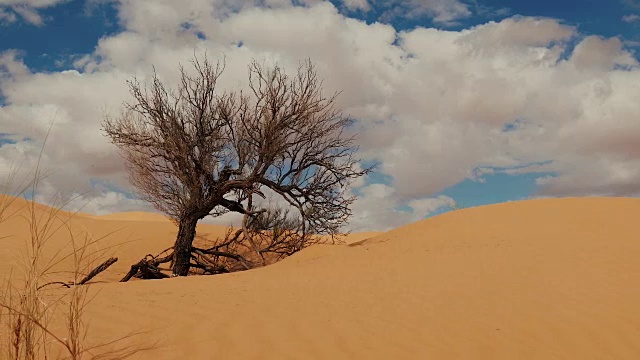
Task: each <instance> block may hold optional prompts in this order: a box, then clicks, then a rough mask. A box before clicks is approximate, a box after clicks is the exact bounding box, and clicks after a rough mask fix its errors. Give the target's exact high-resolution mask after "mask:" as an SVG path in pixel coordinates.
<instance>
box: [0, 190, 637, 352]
mask: <svg viewBox="0 0 640 360" xmlns="http://www.w3.org/2000/svg"><path fill="white" fill-rule="evenodd" d="M638 213H640V199H628V198H579V199H578V198H567V199H541V200H532V201H524V202H513V203H504V204H499V205H491V206H485V207H477V208H470V209H464V210H458V211H455V212H450V213H447V214H444V215H441V216H438V217H435V218H430V219H427V220H424V221H421V222H418V223H414V224H410V225H407V226H404V227H401V228H398V229H395V230H392V231H390V232H387V233H384V234H379V235H377V236H373V237H371V236H363V238H360V239H358V240H356V241H351V243H352V244H351V245H318V246H313V247H311V248H309V249H306V250H304V251H302V252H300V253H298V254H296V255H294V256H291V257H289V258H287V259H285V260H283V261H281V262H279V263H277V264H275V265H272V266H268V267H265V268H261V269H256V270H251V271H246V272H241V273H234V274H228V275H221V276H212V277H189V278H174V279H167V280H156V281H137V282H131V283H125V284H120V283H104V284H94V285H91V292H97V291H99V294H98V296H97V297H96V298H95V299H94V300H93V301H92V302H91V303H90V305H89V307H88V310H87V311H88V313H87V315H88V319H89V321H90V323H91V328H90V331H91V332H90V334H89V341H90V342H99V341H106V340H110V339H113V338H115V337H119V336H122V335H124V334H126V333H129V332H131V331H148V333H146V334H145V335H144V336H138V337H133V338H131V339H129V341H130V343H131V344H135V345H136V346H144V345H148V344H150V343H152V342H157V345H158V347H157V348H156V349H155V350H152V351H148V352H145V353H141V354H140V355H139V357H138V358H140V359H152V358H153V359H181V358H185V359H211V358H221V359H638V358H640V342H638V341H637V339H638V338H640V308H639V307H638V306H637V304H638V303H640V260H638V259H640V239H639V238H638V234H639V233H640V223H638V222H637V221H635V218H634V217H635V216H636V214H638ZM81 222H82V224H83V225H84V226H87V227H89V228H91V230H92V231H95V232H101V231H107V232H108V231H110V230H112V229H113V228H114V227H118V226H128V227H127V228H128V229H129V230H123V231H125V232H124V234H131V235H132V234H135V236H137V237H138V238H139V239H141V240H140V241H139V242H138V243H136V244H135V246H134V245H127V246H132V247H131V248H129V250H127V251H130V252H132V253H133V252H135V251H143V250H142V249H143V248H144V249H146V250H144V251H146V252H151V250H152V249H151V250H150V249H149V248H150V247H154V246H155V247H157V248H161V247H162V246H165V245H167V244H170V242H171V240H172V239H171V238H172V236H174V234H175V230H171V224H170V223H168V224H167V225H166V226H167V227H166V228H165V227H164V226H165V224H162V225H161V224H160V223H159V224H153V225H149V223H148V222H140V223H139V226H138V225H134V222H122V221H115V220H112V221H100V220H96V219H86V220H81ZM143 224H144V225H143ZM14 225H16V224H14ZM203 229H209V230H208V231H210V232H212V233H213V232H215V231H217V230H219V229H218V228H215V229H214V228H205V227H203ZM203 231H204V230H203ZM373 235H375V234H373ZM132 236H134V235H132ZM362 240H364V241H362ZM134 250H135V251H134ZM139 255H140V253H137V254H135V256H134V255H131V257H132V258H136V257H139ZM127 256H129V255H127ZM0 271H3V270H2V269H0ZM107 277H108V278H109V279H111V280H113V279H115V278H116V277H115V276H111V275H109V276H107Z"/></svg>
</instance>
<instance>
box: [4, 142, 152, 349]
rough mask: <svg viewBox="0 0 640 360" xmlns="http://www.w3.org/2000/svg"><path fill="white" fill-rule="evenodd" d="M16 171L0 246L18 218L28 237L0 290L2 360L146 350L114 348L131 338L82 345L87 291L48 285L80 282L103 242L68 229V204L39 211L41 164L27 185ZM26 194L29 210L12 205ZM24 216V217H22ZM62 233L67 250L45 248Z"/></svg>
mask: <svg viewBox="0 0 640 360" xmlns="http://www.w3.org/2000/svg"><path fill="white" fill-rule="evenodd" d="M45 141H46V139H45ZM43 148H44V146H43ZM41 157H42V151H41V153H40V158H41ZM18 170H19V167H16V168H14V169H12V171H11V173H10V176H9V177H8V178H7V179H5V181H4V183H3V184H2V188H0V234H1V235H2V236H0V241H1V240H2V239H3V238H7V237H9V236H11V235H10V234H8V231H7V229H6V227H4V228H3V224H5V223H6V222H7V220H9V219H10V218H12V217H16V216H22V217H24V218H25V220H26V222H25V224H26V225H25V226H29V236H28V238H27V239H25V244H24V245H25V249H24V252H23V254H22V256H21V260H19V262H18V266H17V268H18V270H19V272H18V273H13V270H12V273H11V274H10V275H9V278H8V281H7V282H6V284H4V286H3V287H2V289H1V290H0V349H1V351H0V359H4V358H6V359H27V360H32V359H49V358H66V359H73V360H76V359H124V358H127V357H130V356H131V355H133V354H136V353H138V352H139V351H142V350H145V349H146V348H140V347H138V348H135V349H134V348H131V347H121V348H116V347H115V345H117V343H118V342H119V341H121V340H124V339H126V338H130V337H132V336H133V335H135V334H129V335H126V336H123V337H122V338H121V339H116V340H115V341H112V342H109V343H106V344H100V345H97V346H95V345H94V346H90V347H89V346H87V345H86V336H87V333H88V326H87V324H86V322H85V314H84V313H85V308H86V305H87V304H88V303H89V302H90V300H91V297H90V296H89V291H90V287H89V286H87V285H78V286H75V285H72V286H70V287H69V288H68V289H61V288H57V287H53V286H46V285H47V284H48V283H50V282H51V281H52V280H53V279H60V278H61V277H62V276H64V277H66V278H71V279H72V280H71V281H70V282H69V283H70V284H76V283H78V282H79V281H80V279H82V278H83V277H84V276H85V275H86V274H87V273H88V272H89V271H90V270H91V269H92V268H93V267H94V266H95V264H96V263H97V262H98V261H99V260H100V259H101V258H104V255H105V254H104V253H105V250H106V249H100V250H98V247H97V246H96V244H97V243H98V242H99V241H100V240H102V239H103V238H104V237H102V238H94V237H93V236H92V235H91V234H90V233H89V232H88V231H87V230H86V229H83V230H82V231H80V232H78V231H74V230H73V229H72V226H71V221H72V218H73V214H71V215H69V214H68V213H66V212H64V211H62V209H63V208H64V206H65V205H66V204H60V203H58V204H56V205H55V206H54V207H49V208H47V209H46V210H44V211H43V210H42V209H40V208H38V206H37V204H36V203H35V202H34V201H33V196H34V194H36V190H37V189H38V183H39V182H40V181H41V180H42V179H44V178H45V177H46V176H45V175H44V174H43V173H42V172H41V169H40V159H38V163H37V166H36V169H35V171H34V172H33V174H32V175H31V176H30V177H29V178H30V179H31V180H29V181H22V182H19V183H17V184H16V175H17V174H18ZM27 192H29V193H30V197H31V199H28V202H27V205H26V206H27V207H28V208H27V209H24V207H22V208H20V207H16V206H12V205H14V202H15V201H16V199H17V198H18V197H21V196H25V194H27ZM1 194H8V195H9V196H2V195H1ZM25 198H27V196H25ZM25 213H26V216H25V215H22V214H25ZM61 231H66V232H67V233H68V239H69V240H68V244H67V246H66V247H64V248H58V249H54V248H53V247H52V246H48V242H49V240H50V239H51V238H52V236H53V235H54V234H56V233H58V232H61ZM109 235H110V234H107V235H106V236H109ZM65 251H66V252H67V253H65ZM16 255H17V254H16ZM19 258H20V257H19ZM69 261H71V263H72V269H71V271H70V272H69V271H68V269H67V270H66V271H61V270H60V269H61V266H60V264H62V263H68V262H69ZM95 295H96V294H94V295H92V296H95Z"/></svg>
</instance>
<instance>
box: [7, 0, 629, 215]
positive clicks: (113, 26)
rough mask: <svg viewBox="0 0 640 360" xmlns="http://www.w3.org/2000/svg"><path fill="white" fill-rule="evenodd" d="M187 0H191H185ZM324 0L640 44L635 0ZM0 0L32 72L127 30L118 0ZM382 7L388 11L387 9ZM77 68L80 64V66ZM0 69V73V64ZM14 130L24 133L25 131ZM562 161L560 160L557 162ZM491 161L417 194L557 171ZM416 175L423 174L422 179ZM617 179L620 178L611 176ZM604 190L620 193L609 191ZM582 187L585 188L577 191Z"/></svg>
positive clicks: (11, 42)
mask: <svg viewBox="0 0 640 360" xmlns="http://www.w3.org/2000/svg"><path fill="white" fill-rule="evenodd" d="M194 1H196V0H193V1H192V2H194ZM198 1H199V0H198ZM351 1H353V0H351ZM201 2H205V1H204V0H203V1H201ZM331 2H332V4H333V5H334V6H335V7H336V8H337V9H338V10H339V11H340V13H341V15H342V16H345V17H350V18H354V19H359V20H364V21H365V22H366V23H367V24H372V23H374V22H376V21H381V22H383V23H386V24H389V25H391V26H393V28H394V29H395V31H396V32H397V33H398V34H400V32H401V31H404V32H411V31H412V30H415V29H416V28H420V27H424V28H437V29H441V30H447V31H462V30H464V29H469V28H472V27H474V26H484V25H485V24H487V23H488V22H490V21H495V22H501V21H502V20H505V19H508V18H513V19H518V18H527V17H536V18H551V19H556V20H557V21H558V22H559V23H560V24H563V25H568V26H574V27H576V28H577V35H576V36H573V37H571V39H569V40H568V41H567V46H568V47H567V48H566V49H565V55H564V58H565V59H566V58H568V57H569V56H570V55H571V53H572V52H573V48H574V47H575V46H576V45H577V44H579V43H580V42H581V41H582V40H584V39H585V38H586V37H587V36H589V35H598V36H601V37H603V38H613V37H615V38H618V39H620V40H621V41H622V42H623V44H624V51H626V52H627V53H629V54H631V56H632V57H634V58H635V59H639V58H638V55H637V54H636V53H635V50H636V49H637V48H640V35H639V34H640V31H639V30H640V20H639V19H640V16H638V15H640V2H638V1H634V0H608V1H605V0H583V1H576V0H571V1H547V0H544V1H508V0H477V1H468V0H467V1H464V0H462V1H458V0H443V1H442V3H445V2H449V3H451V4H454V3H455V4H456V6H458V8H457V9H461V8H460V7H459V6H463V7H464V8H466V9H468V11H469V14H468V15H467V16H457V17H455V19H453V20H452V21H448V22H443V21H438V17H437V16H436V15H434V13H433V12H428V11H427V12H412V11H414V9H419V8H420V6H421V5H420V4H421V0H411V1H407V2H406V3H405V4H412V5H411V6H414V8H411V7H410V6H409V5H406V7H402V6H400V5H398V4H402V2H393V1H392V2H387V1H370V2H369V3H368V6H369V7H370V10H368V11H363V10H362V9H361V10H357V9H355V10H353V9H352V10H349V9H348V8H347V6H346V5H345V4H346V3H345V2H343V0H339V1H338V0H332V1H331ZM423 2H424V4H431V3H436V2H434V1H431V0H423ZM3 3H5V4H8V2H6V1H5V2H3V1H2V0H0V24H1V25H0V53H2V52H6V51H7V50H17V54H18V55H17V61H20V62H23V63H24V64H25V65H26V66H27V67H28V68H29V69H30V71H31V73H32V74H36V73H42V74H49V75H52V74H56V73H59V72H61V71H63V70H68V69H71V68H73V66H74V65H73V64H74V61H76V60H78V59H81V58H82V57H84V56H86V55H89V54H92V53H93V52H94V51H95V50H96V49H97V48H98V46H99V40H100V39H107V38H116V37H117V36H118V34H120V33H123V32H126V31H131V29H127V28H125V27H124V26H123V24H122V23H121V21H120V19H119V17H118V7H119V6H120V5H119V2H118V1H90V2H87V1H81V0H74V1H66V2H65V1H62V2H59V3H57V4H54V5H53V6H49V7H37V6H35V7H33V8H32V9H31V10H32V11H31V13H30V14H32V19H33V14H34V13H35V14H37V15H36V17H35V19H36V20H37V21H36V20H29V19H28V18H27V17H26V16H23V15H22V13H20V12H19V11H17V10H16V8H15V7H12V6H8V5H3ZM14 3H15V2H14ZM29 3H30V1H28V0H25V1H24V5H25V7H27V8H28V6H29ZM361 3H362V2H361ZM127 6H131V5H127ZM425 6H427V5H425ZM243 11H244V10H243ZM392 11H395V12H392ZM389 13H391V14H392V15H389V16H387V15H388V14H389ZM3 14H4V15H3ZM416 14H417V15H416ZM3 19H4V20H3ZM38 19H39V20H38ZM38 21H39V22H40V23H38ZM34 22H35V23H34ZM292 30H295V29H292ZM242 40H243V42H245V43H247V44H249V46H252V45H253V46H255V44H256V43H255V42H253V43H252V42H251V40H250V39H242ZM256 41H257V40H256ZM150 65H151V64H149V67H150ZM1 68H2V64H1V63H0V70H1ZM78 70H80V71H81V72H82V71H83V70H82V69H78ZM0 75H2V72H1V71H0ZM32 80H33V79H32ZM14 88H15V86H14V85H11V84H10V83H9V82H5V84H4V90H3V86H2V77H1V76H0V95H2V94H3V93H2V92H1V91H4V92H8V91H13V90H14ZM14 102H15V101H14ZM3 105H4V110H5V111H7V113H8V111H9V110H10V106H8V105H13V106H16V107H17V105H18V104H17V103H14V104H11V103H9V104H8V103H7V101H6V98H4V97H0V112H1V111H2V110H3V107H2V106H3ZM0 115H1V113H0ZM0 119H1V117H0ZM514 121H515V119H514ZM511 130H512V128H511V127H510V125H509V124H506V125H504V127H503V128H502V131H503V132H504V133H507V132H510V131H511ZM11 131H12V129H11V128H3V127H1V124H0V148H1V147H2V146H3V145H7V144H15V141H13V140H10V139H9V137H8V136H7V135H6V133H10V132H11ZM3 133H5V134H3ZM22 135H24V136H27V135H28V134H22ZM632 160H634V159H632ZM567 161H568V160H565V163H566V162H567ZM531 162H532V163H534V162H540V163H541V162H545V164H547V163H548V164H555V163H556V159H554V158H553V156H549V157H545V156H536V157H533V159H532V160H531ZM496 164H497V163H496ZM496 164H493V165H492V164H484V163H482V162H479V163H476V164H475V165H473V164H471V163H470V164H466V165H465V166H466V167H469V166H471V168H470V170H469V171H468V174H469V175H468V176H467V178H466V179H464V176H462V177H461V176H460V175H458V181H456V182H455V183H448V184H446V182H444V180H443V183H442V184H443V185H441V186H439V187H434V188H429V189H436V190H429V191H430V192H429V193H424V192H423V193H421V195H420V196H422V197H438V196H447V197H450V198H452V199H454V200H455V201H457V202H458V203H459V205H461V206H463V207H469V206H476V205H484V204H490V203H497V202H503V201H510V200H520V199H526V198H530V197H532V196H537V195H538V190H539V187H538V185H536V181H537V179H540V178H545V177H546V178H549V177H550V176H556V175H558V174H559V173H558V172H557V171H556V170H554V169H553V168H549V167H545V166H541V167H540V170H535V169H533V170H529V171H522V172H519V171H512V170H513V168H514V167H515V168H520V167H522V166H523V165H522V163H519V164H517V165H513V166H503V167H501V166H497V165H496ZM392 166H394V165H393V164H391V162H390V163H389V164H388V166H387V167H386V168H385V167H383V170H384V169H387V170H388V169H391V168H392ZM567 166H568V165H567ZM625 166H626V165H625ZM481 169H485V170H486V169H490V170H491V171H479V170H481ZM434 171H438V170H437V169H436V170H434ZM584 171H586V170H584ZM621 171H622V170H621ZM474 173H482V174H481V175H480V176H475V177H474V176H472V174H474ZM110 176H111V175H110ZM576 176H577V175H576ZM454 178H455V177H454ZM424 181H430V180H429V179H424ZM567 181H569V180H567ZM612 181H614V180H612ZM616 181H618V180H616ZM89 183H90V185H89V186H91V187H96V184H101V185H100V186H99V188H101V189H107V190H109V191H112V190H114V189H117V188H118V184H113V183H111V185H109V184H110V180H109V179H105V178H93V177H92V178H90V181H89ZM373 183H380V184H384V185H387V186H390V187H395V188H396V192H398V194H399V195H398V198H400V199H404V200H399V201H400V202H399V203H398V204H396V206H395V210H396V211H411V207H410V206H409V205H407V204H409V203H408V202H407V203H403V201H409V200H410V197H408V195H406V194H401V193H402V190H401V188H402V181H400V180H398V179H395V180H394V176H393V175H392V174H391V173H390V172H389V171H387V173H383V172H381V173H379V174H373V175H372V176H371V177H370V178H369V179H368V184H373ZM618 183H621V182H620V181H618ZM616 184H617V183H616ZM621 184H622V183H621ZM623 185H624V184H622V185H619V186H623ZM559 186H560V185H559ZM425 191H426V190H425ZM554 191H555V190H554ZM585 191H587V190H585ZM557 192H558V193H557V194H556V195H558V196H562V195H563V194H566V195H572V193H571V191H565V193H562V191H561V190H557ZM610 192H611V193H616V194H618V193H620V192H617V191H610ZM606 193H607V192H606V191H605V194H606ZM588 194H589V193H585V195H588ZM414 195H415V194H414ZM543 195H544V194H543ZM627 195H628V196H633V195H634V194H633V193H629V194H627ZM127 196H128V195H127ZM412 196H413V195H412ZM443 211H446V207H440V208H438V209H436V210H434V211H431V212H430V213H429V214H428V216H432V215H435V214H439V213H442V212H443Z"/></svg>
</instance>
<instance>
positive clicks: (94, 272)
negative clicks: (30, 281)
mask: <svg viewBox="0 0 640 360" xmlns="http://www.w3.org/2000/svg"><path fill="white" fill-rule="evenodd" d="M116 261H118V258H113V257H112V258H109V259H107V260H106V261H105V262H103V263H102V264H100V265H98V266H97V267H96V268H95V269H93V270H91V272H90V273H89V274H87V276H85V277H84V278H82V280H80V281H78V282H77V283H76V282H74V281H69V282H64V281H52V282H48V283H46V284H44V285H40V286H39V287H38V290H40V289H42V288H43V287H45V286H49V285H55V284H58V285H62V286H64V287H66V288H70V287H72V286H76V285H84V284H86V283H87V282H89V280H91V279H93V278H94V277H96V276H97V275H98V274H100V273H101V272H103V271H105V270H107V269H108V268H109V266H111V265H113V264H115V262H116Z"/></svg>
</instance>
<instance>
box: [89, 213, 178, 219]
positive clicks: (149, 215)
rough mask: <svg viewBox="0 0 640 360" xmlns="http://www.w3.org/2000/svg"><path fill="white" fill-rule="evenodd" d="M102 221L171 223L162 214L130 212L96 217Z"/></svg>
mask: <svg viewBox="0 0 640 360" xmlns="http://www.w3.org/2000/svg"><path fill="white" fill-rule="evenodd" d="M95 218H97V219H100V220H117V221H171V220H170V219H169V218H168V217H166V216H164V215H162V214H156V213H147V212H142V211H129V212H121V213H116V214H108V215H101V216H96V217H95Z"/></svg>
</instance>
